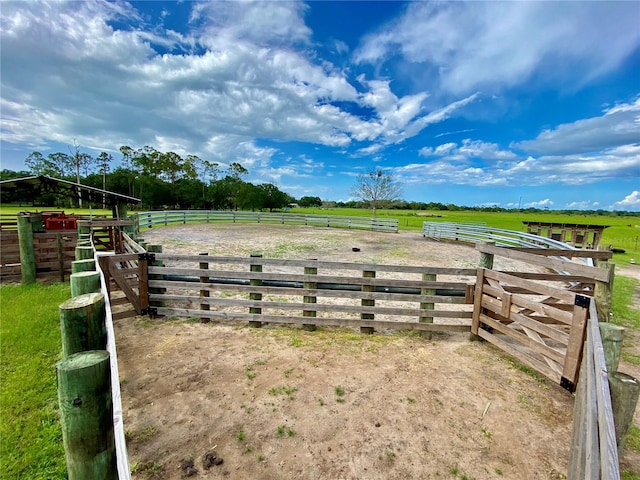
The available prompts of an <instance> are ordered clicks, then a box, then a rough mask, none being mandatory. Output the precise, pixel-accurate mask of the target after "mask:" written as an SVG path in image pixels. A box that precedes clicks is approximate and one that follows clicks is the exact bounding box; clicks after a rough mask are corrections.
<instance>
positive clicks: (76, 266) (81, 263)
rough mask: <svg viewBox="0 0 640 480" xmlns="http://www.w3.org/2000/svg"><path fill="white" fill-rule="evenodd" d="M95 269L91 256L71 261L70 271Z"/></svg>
mask: <svg viewBox="0 0 640 480" xmlns="http://www.w3.org/2000/svg"><path fill="white" fill-rule="evenodd" d="M95 269H96V261H95V260H94V259H93V258H87V259H85V260H74V261H73V262H71V273H80V272H90V271H92V270H95Z"/></svg>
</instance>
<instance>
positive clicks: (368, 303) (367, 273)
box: [360, 270, 376, 335]
mask: <svg viewBox="0 0 640 480" xmlns="http://www.w3.org/2000/svg"><path fill="white" fill-rule="evenodd" d="M362 277H363V278H376V272H375V271H374V270H364V271H363V272H362ZM362 291H363V292H375V291H376V287H375V286H373V285H362ZM375 304H376V301H375V300H367V299H364V298H363V299H362V302H361V305H362V306H363V307H373V306H375ZM374 318H375V315H374V314H373V313H361V314H360V319H362V320H373V319H374ZM374 331H375V329H374V328H373V327H360V333H366V334H369V335H371V334H373V333H374Z"/></svg>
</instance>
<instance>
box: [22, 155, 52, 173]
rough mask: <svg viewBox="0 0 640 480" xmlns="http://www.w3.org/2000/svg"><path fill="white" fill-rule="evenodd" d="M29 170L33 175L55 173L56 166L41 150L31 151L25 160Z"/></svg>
mask: <svg viewBox="0 0 640 480" xmlns="http://www.w3.org/2000/svg"><path fill="white" fill-rule="evenodd" d="M24 163H25V165H26V166H27V167H28V168H29V172H31V173H32V174H33V175H54V174H55V173H54V166H53V164H52V162H51V160H50V159H48V158H45V157H44V156H43V155H42V154H41V153H40V152H31V153H30V154H29V155H27V158H26V159H25V160H24Z"/></svg>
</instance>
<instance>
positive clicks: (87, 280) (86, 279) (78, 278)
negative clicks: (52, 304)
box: [70, 271, 100, 297]
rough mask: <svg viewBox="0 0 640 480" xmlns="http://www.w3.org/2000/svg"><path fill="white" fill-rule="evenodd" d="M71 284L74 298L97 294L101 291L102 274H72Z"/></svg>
mask: <svg viewBox="0 0 640 480" xmlns="http://www.w3.org/2000/svg"><path fill="white" fill-rule="evenodd" d="M70 283H71V296H72V297H77V296H79V295H84V294H86V293H97V292H99V291H100V274H99V273H98V272H96V271H94V272H78V273H72V274H71V277H70Z"/></svg>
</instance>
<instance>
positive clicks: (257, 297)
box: [249, 253, 262, 328]
mask: <svg viewBox="0 0 640 480" xmlns="http://www.w3.org/2000/svg"><path fill="white" fill-rule="evenodd" d="M251 258H255V259H258V258H262V254H261V253H252V254H251ZM249 270H250V271H252V272H256V273H259V272H262V265H260V264H258V263H256V264H254V263H252V264H251V265H249ZM249 285H251V286H259V285H262V280H261V279H253V278H252V279H251V280H249ZM249 300H262V294H261V293H250V294H249ZM249 313H254V314H256V315H260V314H261V313H262V308H259V307H249ZM249 326H250V327H253V328H260V327H262V322H260V321H257V320H251V321H249Z"/></svg>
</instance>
